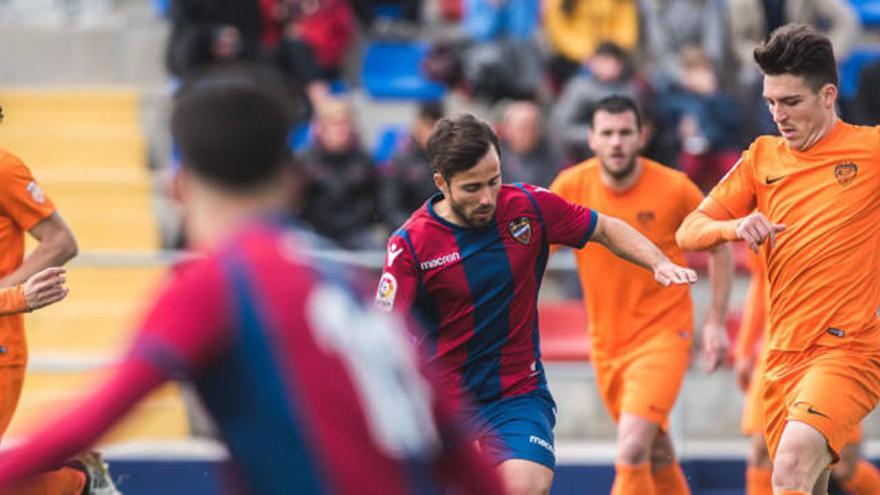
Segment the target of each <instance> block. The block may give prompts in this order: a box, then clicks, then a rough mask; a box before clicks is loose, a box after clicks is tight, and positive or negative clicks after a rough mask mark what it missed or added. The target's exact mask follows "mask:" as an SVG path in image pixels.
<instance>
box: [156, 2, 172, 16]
mask: <svg viewBox="0 0 880 495" xmlns="http://www.w3.org/2000/svg"><path fill="white" fill-rule="evenodd" d="M153 10H154V11H155V12H156V15H158V16H159V17H168V14H169V13H170V11H171V0H153Z"/></svg>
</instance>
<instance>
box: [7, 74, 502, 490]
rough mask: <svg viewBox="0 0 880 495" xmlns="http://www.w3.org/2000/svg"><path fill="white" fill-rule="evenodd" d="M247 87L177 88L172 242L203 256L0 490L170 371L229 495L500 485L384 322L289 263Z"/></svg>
mask: <svg viewBox="0 0 880 495" xmlns="http://www.w3.org/2000/svg"><path fill="white" fill-rule="evenodd" d="M263 79H264V78H263V77H257V76H255V75H253V74H252V73H250V72H241V71H235V72H232V73H225V72H224V73H221V74H212V75H209V76H204V77H203V78H201V79H197V80H195V82H193V83H191V84H189V85H187V86H186V87H185V89H184V91H183V93H182V96H180V97H179V99H178V101H177V102H176V105H175V109H174V113H173V117H172V131H173V134H174V137H175V139H176V140H177V142H178V144H179V145H180V150H181V152H182V158H183V169H182V170H181V172H180V174H179V176H178V187H179V191H180V193H179V194H180V196H181V198H182V204H183V208H184V212H185V219H186V221H185V225H186V228H187V234H188V239H189V241H190V243H191V244H193V245H194V246H195V247H197V248H199V250H200V251H202V254H203V256H201V257H200V258H199V259H196V260H194V261H190V262H187V263H186V264H185V265H183V266H181V267H178V269H177V270H176V273H173V274H172V275H171V276H170V277H169V280H168V281H167V283H166V284H165V286H164V287H163V288H162V289H161V291H160V294H159V295H158V299H157V302H156V303H155V305H153V307H152V309H151V310H150V311H149V312H148V316H147V317H146V318H145V320H144V321H143V323H142V324H141V325H140V330H139V332H138V334H137V337H136V338H135V343H134V345H133V347H132V349H131V350H130V351H129V353H128V355H127V356H126V358H125V359H124V360H123V361H122V362H121V363H120V364H119V365H118V366H117V367H116V368H115V369H114V370H113V371H112V374H111V375H110V377H109V379H108V381H107V383H106V384H105V385H104V386H103V387H102V388H100V389H99V390H98V391H97V393H95V395H94V396H92V397H91V398H89V400H87V401H85V402H83V405H82V406H80V407H78V408H77V409H75V410H74V411H72V412H71V413H70V414H68V415H66V416H64V417H63V418H61V419H60V420H59V421H57V422H56V423H54V424H53V425H52V426H50V427H49V428H47V429H46V430H44V431H43V432H41V433H38V434H37V435H36V436H35V437H34V438H33V439H31V441H30V442H28V443H26V444H25V445H23V446H22V447H19V448H16V449H14V450H12V451H11V452H10V453H8V454H5V455H3V456H2V457H0V493H17V492H16V491H15V490H16V488H14V487H12V485H11V484H12V483H18V482H21V481H22V480H24V479H25V478H26V477H27V476H28V475H32V474H33V473H37V472H40V471H41V470H45V469H47V468H50V467H53V466H57V465H59V464H61V463H62V462H63V460H64V459H66V458H67V457H69V456H70V455H72V454H75V453H76V452H78V451H80V450H81V449H83V448H85V447H86V446H87V445H89V444H90V443H91V442H93V441H95V440H96V439H97V438H98V437H99V435H100V434H101V433H102V432H104V431H106V430H107V429H108V428H109V427H110V426H111V425H112V424H113V423H114V422H115V421H116V420H117V419H119V418H121V417H122V416H123V414H124V413H125V412H126V411H127V410H129V409H130V408H131V407H132V406H133V405H134V404H135V403H136V402H137V401H138V400H139V399H141V398H143V397H144V396H145V395H146V394H147V393H149V392H150V391H151V390H153V389H155V388H156V387H157V386H159V385H160V384H162V383H163V382H165V381H166V380H173V379H180V378H187V379H190V380H192V381H194V382H195V385H196V386H197V388H198V390H199V393H200V395H201V397H202V399H203V400H204V402H205V404H206V406H207V408H208V410H209V411H210V412H211V414H212V416H213V417H214V419H215V420H216V423H217V424H218V426H219V428H220V430H221V432H222V435H223V437H224V440H225V441H226V443H227V445H228V447H229V451H230V453H231V456H232V459H233V461H234V463H235V470H234V471H235V472H236V473H237V474H238V475H239V476H238V478H239V480H238V482H237V483H236V485H238V484H240V485H241V487H242V488H241V491H242V492H244V493H253V494H261V495H265V494H270V495H271V494H288V493H309V494H415V493H441V490H443V489H444V488H449V487H454V488H456V489H457V490H458V491H456V492H455V493H459V492H464V493H470V494H475V495H476V494H484V493H499V492H500V484H499V482H498V480H497V478H496V477H495V475H494V473H493V471H492V470H491V468H490V466H489V464H487V463H485V462H484V461H482V459H481V457H480V456H479V454H478V453H477V451H476V449H475V448H474V446H473V445H472V444H471V440H470V436H468V435H466V434H464V433H462V432H461V431H459V430H458V425H457V423H456V422H455V421H453V417H454V416H453V414H452V409H451V408H449V407H448V406H447V405H444V402H443V400H441V399H440V394H439V393H438V389H436V388H434V387H432V386H430V385H429V382H428V380H427V379H426V378H425V377H424V376H423V375H422V374H421V373H420V372H419V371H418V369H417V366H416V359H415V355H416V353H415V352H414V351H413V350H412V349H411V348H410V343H409V342H408V339H407V338H406V336H405V335H404V333H405V330H404V329H403V327H402V326H401V324H400V323H399V320H398V319H396V318H394V317H392V316H391V315H387V314H383V313H381V312H378V311H375V310H374V309H373V308H372V304H371V303H370V301H366V302H364V299H363V298H358V297H357V296H356V295H355V293H354V291H353V290H352V289H351V288H350V284H349V283H348V282H346V281H345V278H346V277H348V276H350V275H349V274H348V273H345V272H343V271H341V269H340V268H339V267H334V266H330V265H328V264H325V263H322V262H320V261H317V260H315V259H313V258H310V257H308V256H306V255H305V254H304V252H305V250H306V249H307V247H308V245H309V241H308V240H307V237H306V236H305V235H303V234H301V233H299V232H298V231H297V229H296V228H295V227H293V226H291V225H290V223H289V222H285V221H282V220H281V219H279V218H278V212H279V211H283V209H284V205H285V204H286V201H287V199H288V198H287V197H286V194H287V188H286V187H285V186H287V185H289V182H288V180H286V179H285V174H284V170H283V167H282V165H283V164H284V162H285V160H286V156H287V150H286V135H287V129H288V128H289V123H290V120H289V118H288V112H287V111H286V110H285V107H286V100H285V99H284V98H283V97H281V96H279V94H278V91H280V89H278V88H276V85H275V84H277V83H273V84H269V81H265V82H262V81H263ZM272 88H276V89H272ZM25 483H26V481H25ZM123 488H124V487H123ZM5 490H8V492H7V491H5ZM236 493H238V492H236Z"/></svg>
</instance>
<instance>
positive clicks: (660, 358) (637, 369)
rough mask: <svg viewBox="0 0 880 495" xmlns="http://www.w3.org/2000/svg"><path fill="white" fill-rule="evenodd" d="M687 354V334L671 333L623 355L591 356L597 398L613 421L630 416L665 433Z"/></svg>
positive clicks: (665, 333) (650, 340) (655, 338)
mask: <svg viewBox="0 0 880 495" xmlns="http://www.w3.org/2000/svg"><path fill="white" fill-rule="evenodd" d="M690 354H691V338H690V334H688V335H687V336H682V335H680V334H679V333H678V332H671V331H666V332H662V333H659V334H657V335H656V336H654V337H652V338H651V339H649V340H647V341H646V342H643V343H641V344H639V345H635V346H633V347H632V348H631V349H629V350H626V351H623V352H616V353H615V352H611V353H607V354H606V353H597V354H594V355H593V366H594V368H595V370H596V382H597V385H598V387H599V394H600V395H601V396H602V400H603V401H604V402H605V407H606V408H607V409H608V412H609V413H610V414H611V417H612V418H614V421H615V422H617V421H619V420H620V415H621V414H623V413H628V414H634V415H636V416H639V417H641V418H644V419H647V420H648V421H651V422H653V423H657V424H658V425H660V426H661V428H663V429H664V430H665V429H666V426H667V425H666V421H667V419H668V417H669V412H670V411H671V410H672V406H674V405H675V400H676V399H677V398H678V392H679V390H680V389H681V384H682V382H683V381H684V375H685V373H687V369H688V365H689V364H690Z"/></svg>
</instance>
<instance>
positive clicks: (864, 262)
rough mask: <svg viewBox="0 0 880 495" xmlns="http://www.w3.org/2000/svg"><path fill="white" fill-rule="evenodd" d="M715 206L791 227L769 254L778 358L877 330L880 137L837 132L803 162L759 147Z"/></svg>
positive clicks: (782, 146)
mask: <svg viewBox="0 0 880 495" xmlns="http://www.w3.org/2000/svg"><path fill="white" fill-rule="evenodd" d="M710 197H711V198H712V199H713V200H714V202H713V203H714V204H717V205H720V207H721V208H723V209H724V210H726V211H727V213H728V214H729V215H730V216H731V217H733V218H738V217H744V216H746V215H748V214H749V213H751V212H752V211H753V210H754V209H757V210H758V211H760V212H761V213H763V214H764V215H765V216H766V217H767V218H768V219H769V220H770V221H771V222H774V223H782V224H785V225H786V228H785V230H784V231H783V232H781V233H780V234H779V235H778V237H777V244H776V248H775V249H764V250H762V253H763V256H764V261H765V265H766V267H767V277H768V280H769V284H770V342H769V347H770V348H771V349H776V350H783V351H803V350H805V349H806V348H808V347H809V346H810V345H812V344H820V345H828V346H837V345H841V344H844V343H847V342H848V341H850V337H857V336H858V335H859V334H860V333H861V332H863V331H865V330H868V329H870V328H873V327H874V326H876V325H877V323H878V322H877V314H876V311H877V307H878V304H880V249H878V247H880V127H859V126H853V125H849V124H846V123H844V122H837V123H835V125H834V127H833V128H832V129H831V131H830V132H829V133H828V134H827V135H826V136H824V137H823V138H822V139H821V140H820V141H819V142H818V143H816V144H815V145H813V146H812V147H810V149H808V150H806V151H803V152H801V151H796V150H792V149H790V148H789V147H788V145H787V144H786V142H785V141H784V140H783V139H782V138H780V137H773V136H763V137H760V138H758V139H757V140H756V141H755V142H754V143H752V145H751V147H749V149H748V150H747V151H745V152H744V153H743V156H742V158H741V159H740V161H739V162H738V163H737V165H736V166H734V168H733V169H731V171H730V172H729V173H728V174H727V176H726V177H725V178H724V179H722V181H721V182H720V183H719V184H718V185H717V186H715V188H714V189H713V190H712V192H711V193H710Z"/></svg>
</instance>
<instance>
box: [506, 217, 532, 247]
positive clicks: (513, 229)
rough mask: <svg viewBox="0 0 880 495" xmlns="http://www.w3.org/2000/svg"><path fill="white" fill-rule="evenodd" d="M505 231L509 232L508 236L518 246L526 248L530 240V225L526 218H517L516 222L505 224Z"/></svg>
mask: <svg viewBox="0 0 880 495" xmlns="http://www.w3.org/2000/svg"><path fill="white" fill-rule="evenodd" d="M507 230H508V231H510V235H512V236H513V238H514V239H516V241H517V242H519V243H520V244H524V245H526V246H528V244H529V242H531V240H532V223H531V222H530V221H529V219H528V217H519V218H517V219H516V220H511V221H510V223H509V224H507Z"/></svg>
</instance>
